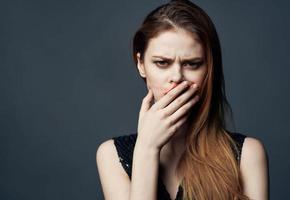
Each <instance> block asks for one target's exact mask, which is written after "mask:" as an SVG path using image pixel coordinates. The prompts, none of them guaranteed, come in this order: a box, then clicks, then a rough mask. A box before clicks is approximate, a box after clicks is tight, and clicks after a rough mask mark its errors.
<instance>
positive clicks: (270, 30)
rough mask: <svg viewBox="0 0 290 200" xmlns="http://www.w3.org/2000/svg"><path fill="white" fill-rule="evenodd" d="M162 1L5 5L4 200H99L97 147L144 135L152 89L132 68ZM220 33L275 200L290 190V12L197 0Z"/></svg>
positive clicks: (245, 128) (233, 96)
mask: <svg viewBox="0 0 290 200" xmlns="http://www.w3.org/2000/svg"><path fill="white" fill-rule="evenodd" d="M164 2H166V1H156V0H150V1H149V0H146V1H145V0H144V1H124V0H123V1H106V2H105V1H96V0H79V1H77V0H67V1H65V0H57V1H56V0H49V1H36V0H34V1H32V0H26V1H21V0H10V1H9V0H4V1H3V0H2V1H1V3H0V23H1V26H0V27H1V29H0V31H1V32H0V34H1V37H0V42H1V45H0V51H1V52H0V56H1V57H0V66H1V68H0V95H1V98H0V112H1V113H0V120H1V124H0V133H1V135H0V162H1V163H0V184H1V185H0V199H3V200H12V199H17V200H19V199H25V200H26V199H27V200H32V199H54V200H59V199H60V200H63V199H70V200H73V199H96V198H98V199H102V198H103V197H102V192H101V188H100V182H99V179H98V174H97V170H96V165H95V151H96V148H97V146H98V145H99V144H100V143H101V142H103V141H105V140H107V139H109V138H110V137H113V136H117V135H123V134H127V133H132V132H134V131H135V130H136V129H137V120H138V112H139V108H140V105H141V100H142V98H143V97H144V95H145V92H146V88H145V85H144V83H143V81H142V80H141V78H139V76H138V74H137V70H136V69H135V66H134V64H133V60H132V57H131V39H132V36H133V34H134V31H135V30H136V29H137V27H138V26H139V24H140V23H141V21H142V20H143V19H144V17H145V15H146V14H147V13H148V12H149V11H151V10H152V9H153V8H155V7H156V6H158V5H160V4H161V3H164ZM195 2H196V3H197V4H198V5H200V6H201V7H202V8H203V9H204V10H206V11H207V13H208V14H209V15H210V16H211V18H212V20H213V21H214V23H215V24H216V28H217V30H218V33H219V36H220V40H221V44H222V50H223V60H224V73H225V79H226V89H227V96H228V99H229V101H230V103H231V105H232V107H233V111H234V117H235V122H236V128H237V131H238V132H241V133H244V134H246V135H249V136H252V137H256V138H259V139H260V140H261V141H262V142H263V143H264V145H265V147H266V149H267V152H268V155H269V162H270V187H271V197H272V198H271V199H286V198H287V197H289V196H290V191H289V186H290V180H289V174H290V172H289V169H290V159H289V154H290V153H289V151H288V149H289V146H288V145H289V138H290V136H289V133H290V125H289V116H288V115H289V111H290V109H289V102H290V95H289V92H288V91H289V86H290V80H289V72H290V69H289V67H290V66H289V52H290V47H289V46H290V39H289V35H290V28H289V20H290V14H289V8H290V3H289V1H286V0H285V1H283V0H280V1H276V2H275V3H274V2H273V1H270V0H259V1H257V0H256V1H230V0H227V1H225V0H220V1H209V0H203V1H202V0H199V1H195Z"/></svg>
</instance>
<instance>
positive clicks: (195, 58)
mask: <svg viewBox="0 0 290 200" xmlns="http://www.w3.org/2000/svg"><path fill="white" fill-rule="evenodd" d="M152 57H153V58H161V59H164V60H173V59H172V58H167V57H165V56H152ZM202 59H203V57H193V58H187V59H181V61H191V62H193V61H199V60H202Z"/></svg>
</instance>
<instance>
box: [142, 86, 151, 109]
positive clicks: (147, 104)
mask: <svg viewBox="0 0 290 200" xmlns="http://www.w3.org/2000/svg"><path fill="white" fill-rule="evenodd" d="M152 97H153V92H152V90H151V89H148V93H147V95H146V96H145V97H144V98H143V101H142V105H141V109H140V114H143V113H144V112H146V111H148V110H149V109H150V107H151V105H152V101H153V98H152Z"/></svg>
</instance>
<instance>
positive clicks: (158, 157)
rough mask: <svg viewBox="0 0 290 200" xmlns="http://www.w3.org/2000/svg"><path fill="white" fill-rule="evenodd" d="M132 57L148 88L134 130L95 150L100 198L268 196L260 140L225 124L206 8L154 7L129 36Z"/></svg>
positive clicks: (185, 4)
mask: <svg viewBox="0 0 290 200" xmlns="http://www.w3.org/2000/svg"><path fill="white" fill-rule="evenodd" d="M133 57H134V61H135V63H136V66H137V69H138V72H139V74H140V76H141V77H142V78H143V80H144V81H145V83H146V86H147V89H148V94H147V95H146V96H145V97H144V99H143V102H142V105H141V109H140V113H139V120H138V132H137V133H135V134H127V135H123V136H119V137H115V138H112V139H110V140H107V141H105V142H103V143H102V144H101V145H100V146H99V148H98V150H97V155H96V160H97V167H98V172H99V175H100V180H101V184H102V189H103V193H104V196H105V199H112V200H128V199H130V200H137V199H138V200H143V199H144V200H156V199H162V200H163V199H164V200H165V199H166V200H170V199H172V200H174V199H190V200H192V199H197V200H200V199H205V200H208V199H219V200H220V199H222V200H226V199H255V200H258V199H259V200H264V199H268V192H267V190H268V177H267V170H268V169H267V159H266V153H265V149H264V147H263V144H262V143H261V142H260V141H259V140H258V139H255V138H252V137H247V136H246V135H243V134H240V133H232V132H230V131H227V130H226V125H225V113H226V111H230V106H229V104H228V102H227V100H226V96H225V89H224V78H223V71H222V59H221V49H220V44H219V39H218V35H217V33H216V30H215V27H214V24H213V23H212V21H211V20H210V18H209V17H208V15H207V14H206V13H205V12H204V11H203V10H202V9H201V8H199V7H198V6H197V5H195V4H193V3H192V2H190V1H187V0H179V1H171V2H169V3H167V4H165V5H162V6H160V7H158V8H156V9H155V10H153V11H152V12H151V13H149V15H148V16H147V17H146V18H145V20H144V22H143V24H142V26H141V27H140V29H139V30H138V31H137V32H136V34H135V36H134V39H133Z"/></svg>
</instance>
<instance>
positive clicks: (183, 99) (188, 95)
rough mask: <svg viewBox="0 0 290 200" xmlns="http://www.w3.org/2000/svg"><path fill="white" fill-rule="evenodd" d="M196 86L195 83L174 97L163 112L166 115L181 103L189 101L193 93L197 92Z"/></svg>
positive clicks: (171, 112) (170, 113) (175, 109)
mask: <svg viewBox="0 0 290 200" xmlns="http://www.w3.org/2000/svg"><path fill="white" fill-rule="evenodd" d="M197 91H198V87H197V85H196V84H194V85H191V86H190V88H189V89H188V90H187V91H186V92H185V93H183V94H182V95H180V96H178V97H177V98H176V99H174V100H173V102H172V103H170V104H169V105H168V106H167V107H165V108H164V112H165V115H166V116H170V115H172V114H173V113H174V112H176V111H177V110H178V109H179V108H180V107H181V106H182V105H184V104H185V103H186V102H188V101H189V99H191V98H192V96H193V95H194V94H197Z"/></svg>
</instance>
